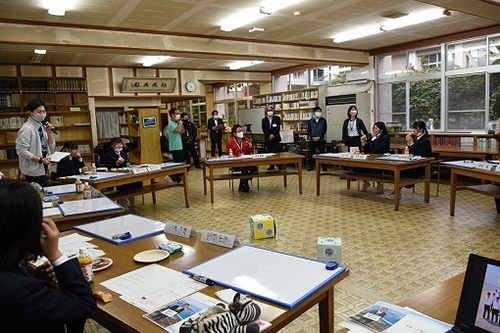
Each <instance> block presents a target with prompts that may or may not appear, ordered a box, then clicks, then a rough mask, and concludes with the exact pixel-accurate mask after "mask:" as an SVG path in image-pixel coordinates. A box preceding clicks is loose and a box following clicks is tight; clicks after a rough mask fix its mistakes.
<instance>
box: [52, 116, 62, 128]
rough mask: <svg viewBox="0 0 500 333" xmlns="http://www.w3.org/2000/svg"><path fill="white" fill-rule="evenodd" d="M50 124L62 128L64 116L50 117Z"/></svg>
mask: <svg viewBox="0 0 500 333" xmlns="http://www.w3.org/2000/svg"><path fill="white" fill-rule="evenodd" d="M50 123H51V124H52V125H54V126H64V116H50Z"/></svg>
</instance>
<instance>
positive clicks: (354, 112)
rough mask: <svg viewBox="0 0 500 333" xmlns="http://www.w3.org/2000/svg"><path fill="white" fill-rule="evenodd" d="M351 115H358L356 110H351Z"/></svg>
mask: <svg viewBox="0 0 500 333" xmlns="http://www.w3.org/2000/svg"><path fill="white" fill-rule="evenodd" d="M350 113H351V116H353V117H356V116H357V115H358V111H351V112H350Z"/></svg>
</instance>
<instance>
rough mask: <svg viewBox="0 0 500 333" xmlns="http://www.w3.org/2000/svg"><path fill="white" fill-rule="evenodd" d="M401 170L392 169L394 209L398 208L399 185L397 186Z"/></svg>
mask: <svg viewBox="0 0 500 333" xmlns="http://www.w3.org/2000/svg"><path fill="white" fill-rule="evenodd" d="M400 177H401V170H399V168H397V169H396V170H394V210H396V211H397V210H399V196H400V195H401V187H400V186H399V182H400Z"/></svg>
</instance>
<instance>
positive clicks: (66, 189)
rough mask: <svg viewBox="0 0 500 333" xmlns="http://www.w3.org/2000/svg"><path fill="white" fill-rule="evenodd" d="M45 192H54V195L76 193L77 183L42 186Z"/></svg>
mask: <svg viewBox="0 0 500 333" xmlns="http://www.w3.org/2000/svg"><path fill="white" fill-rule="evenodd" d="M42 189H43V192H44V193H45V194H47V195H49V192H52V193H51V194H52V195H60V194H69V193H76V186H75V184H64V185H56V186H47V187H44V188H42Z"/></svg>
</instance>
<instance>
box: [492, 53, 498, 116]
mask: <svg viewBox="0 0 500 333" xmlns="http://www.w3.org/2000/svg"><path fill="white" fill-rule="evenodd" d="M490 59H491V58H490ZM499 118H500V73H493V74H491V75H490V120H495V121H496V120H498V119H499Z"/></svg>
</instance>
